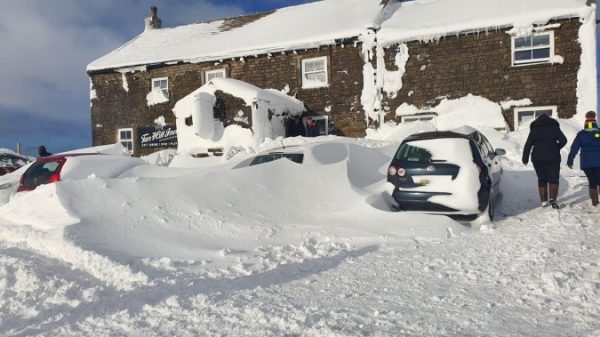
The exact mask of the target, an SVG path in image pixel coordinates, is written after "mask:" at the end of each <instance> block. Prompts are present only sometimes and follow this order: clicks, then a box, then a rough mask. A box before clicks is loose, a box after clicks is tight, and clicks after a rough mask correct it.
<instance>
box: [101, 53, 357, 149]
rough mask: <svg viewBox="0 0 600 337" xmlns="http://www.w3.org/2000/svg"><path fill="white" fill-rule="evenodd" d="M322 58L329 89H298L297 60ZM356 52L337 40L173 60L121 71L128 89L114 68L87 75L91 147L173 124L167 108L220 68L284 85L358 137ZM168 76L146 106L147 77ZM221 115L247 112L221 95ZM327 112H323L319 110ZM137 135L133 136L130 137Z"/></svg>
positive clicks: (256, 82)
mask: <svg viewBox="0 0 600 337" xmlns="http://www.w3.org/2000/svg"><path fill="white" fill-rule="evenodd" d="M322 56H325V57H327V61H328V79H329V87H327V88H319V89H302V83H301V76H302V60H303V59H307V58H313V57H322ZM362 65H363V64H362V53H361V46H360V44H358V45H355V44H354V43H352V42H350V43H345V44H338V45H335V46H328V47H321V48H320V49H309V50H298V51H295V52H285V53H276V54H275V53H273V54H271V55H257V56H249V57H245V58H243V59H239V58H236V59H233V60H232V59H228V60H220V61H218V62H206V63H198V64H189V63H181V64H173V65H162V66H157V67H148V69H147V71H145V72H140V71H138V72H134V73H126V74H125V76H126V78H127V86H128V89H129V90H128V91H125V89H124V88H123V81H122V75H121V73H118V72H110V71H108V72H100V73H91V74H90V77H91V80H92V84H93V88H94V89H95V90H96V97H97V98H96V99H93V100H92V108H91V111H92V129H93V132H92V134H93V143H94V145H102V144H111V143H115V142H116V141H117V130H118V129H119V128H133V129H134V133H135V131H136V128H137V127H142V126H151V125H153V121H154V120H155V119H156V118H158V117H159V116H164V117H165V119H166V121H167V123H169V124H174V123H175V116H174V114H173V112H172V109H173V107H174V105H175V103H176V102H177V101H178V100H180V99H182V98H183V97H185V96H186V95H188V94H189V93H191V92H192V91H194V90H196V89H198V88H199V87H200V86H202V85H203V84H204V74H205V72H206V71H208V70H214V69H221V68H225V69H226V74H227V77H231V78H235V79H238V80H242V81H245V82H248V83H251V84H253V85H256V86H258V87H260V88H274V89H280V90H282V89H284V88H285V87H286V86H288V87H289V89H290V92H289V94H290V95H292V96H296V97H297V98H298V99H299V100H301V101H303V102H305V104H306V107H307V109H308V111H309V112H308V114H317V115H328V116H329V119H330V123H331V122H333V123H334V124H335V126H336V129H337V132H336V133H337V134H339V135H346V136H362V135H364V128H365V122H364V112H363V110H362V106H361V105H360V95H361V92H362ZM157 77H168V79H169V102H166V103H162V104H157V105H154V106H148V103H147V100H146V95H147V94H148V93H149V92H150V90H151V85H152V79H153V78H157ZM224 98H225V99H224V103H225V106H226V107H227V119H229V120H231V119H232V117H233V114H234V113H237V112H238V111H239V110H243V111H245V114H246V115H247V114H248V111H249V110H247V109H246V110H245V109H244V107H243V105H242V104H240V102H239V101H237V102H234V100H233V98H231V97H224ZM325 111H328V112H325ZM134 139H137V135H134ZM134 147H135V151H134V152H135V155H145V154H147V153H150V152H153V151H156V150H157V149H144V150H141V149H139V147H137V146H135V145H134Z"/></svg>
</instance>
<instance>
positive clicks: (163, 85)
mask: <svg viewBox="0 0 600 337" xmlns="http://www.w3.org/2000/svg"><path fill="white" fill-rule="evenodd" d="M152 87H153V88H158V89H166V88H167V87H168V84H167V80H158V81H153V82H152Z"/></svg>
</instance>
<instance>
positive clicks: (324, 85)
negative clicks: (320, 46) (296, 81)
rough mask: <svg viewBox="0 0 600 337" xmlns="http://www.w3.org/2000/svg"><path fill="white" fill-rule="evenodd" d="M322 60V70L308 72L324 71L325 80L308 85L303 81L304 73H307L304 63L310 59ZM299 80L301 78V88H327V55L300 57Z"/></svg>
mask: <svg viewBox="0 0 600 337" xmlns="http://www.w3.org/2000/svg"><path fill="white" fill-rule="evenodd" d="M317 60H318V61H321V60H322V61H323V70H319V71H312V72H309V73H308V74H318V73H321V72H323V73H325V82H323V83H319V84H316V85H315V84H311V85H308V84H307V83H306V82H305V75H306V74H307V72H306V71H305V68H306V64H307V63H308V62H312V61H317ZM300 76H301V77H300V78H301V80H302V89H318V88H327V87H329V60H328V58H327V56H319V57H311V58H306V59H302V66H301V75H300Z"/></svg>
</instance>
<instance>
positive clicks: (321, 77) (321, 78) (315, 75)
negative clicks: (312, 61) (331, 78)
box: [306, 73, 327, 83]
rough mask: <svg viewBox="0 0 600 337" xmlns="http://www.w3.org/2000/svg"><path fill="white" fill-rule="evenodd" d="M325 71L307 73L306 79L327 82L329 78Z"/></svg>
mask: <svg viewBox="0 0 600 337" xmlns="http://www.w3.org/2000/svg"><path fill="white" fill-rule="evenodd" d="M325 77H326V76H325V73H312V74H306V79H307V80H309V81H311V82H321V83H325V82H327V79H326V78H325Z"/></svg>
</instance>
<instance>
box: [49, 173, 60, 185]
mask: <svg viewBox="0 0 600 337" xmlns="http://www.w3.org/2000/svg"><path fill="white" fill-rule="evenodd" d="M57 181H60V174H59V173H54V174H53V175H51V176H50V177H48V184H50V183H55V182H57Z"/></svg>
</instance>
